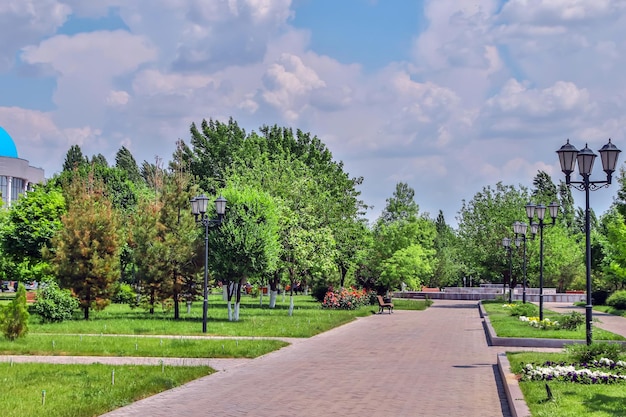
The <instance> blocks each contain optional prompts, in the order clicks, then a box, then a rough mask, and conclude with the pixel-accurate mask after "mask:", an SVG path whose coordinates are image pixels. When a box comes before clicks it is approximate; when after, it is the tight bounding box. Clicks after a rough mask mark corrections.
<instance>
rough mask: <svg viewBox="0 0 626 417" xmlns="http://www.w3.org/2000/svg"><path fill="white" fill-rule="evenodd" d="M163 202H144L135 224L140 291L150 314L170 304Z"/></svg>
mask: <svg viewBox="0 0 626 417" xmlns="http://www.w3.org/2000/svg"><path fill="white" fill-rule="evenodd" d="M161 206H162V203H161V202H160V201H154V200H153V199H149V198H142V199H141V200H140V201H139V207H138V210H137V211H136V212H135V214H134V216H133V220H132V226H131V230H132V239H131V247H132V248H133V255H134V258H135V268H136V270H135V279H136V282H135V284H136V288H137V289H138V291H139V293H140V294H141V296H142V305H143V306H145V307H146V308H147V309H148V311H149V312H150V314H154V309H155V306H156V305H157V304H159V303H161V302H163V301H164V300H166V299H167V298H168V297H169V296H170V294H171V292H170V291H169V289H168V282H167V279H168V273H167V272H166V270H165V269H164V267H165V265H164V264H165V259H166V258H167V254H166V252H167V248H166V246H165V242H164V241H165V237H164V235H165V226H164V225H163V223H161Z"/></svg>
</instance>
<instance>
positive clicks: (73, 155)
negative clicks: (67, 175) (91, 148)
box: [63, 145, 89, 172]
mask: <svg viewBox="0 0 626 417" xmlns="http://www.w3.org/2000/svg"><path fill="white" fill-rule="evenodd" d="M88 164H89V161H88V160H87V158H86V157H85V156H83V151H82V150H81V149H80V146H78V145H72V146H70V149H69V150H68V151H67V154H66V155H65V162H63V171H64V172H66V171H67V172H69V171H73V170H75V169H78V168H80V167H81V166H83V165H88Z"/></svg>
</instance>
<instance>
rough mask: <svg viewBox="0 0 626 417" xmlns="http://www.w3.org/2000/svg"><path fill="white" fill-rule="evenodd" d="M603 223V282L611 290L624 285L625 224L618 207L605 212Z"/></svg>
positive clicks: (625, 277)
mask: <svg viewBox="0 0 626 417" xmlns="http://www.w3.org/2000/svg"><path fill="white" fill-rule="evenodd" d="M603 223H604V224H605V228H606V236H605V244H604V245H603V251H604V259H603V265H602V266H603V272H604V282H605V283H606V284H608V286H610V288H611V289H612V290H619V289H623V288H624V287H625V286H626V224H625V223H624V217H623V215H622V214H621V213H620V211H619V208H616V209H614V210H612V211H610V212H609V213H607V215H606V216H604V218H603Z"/></svg>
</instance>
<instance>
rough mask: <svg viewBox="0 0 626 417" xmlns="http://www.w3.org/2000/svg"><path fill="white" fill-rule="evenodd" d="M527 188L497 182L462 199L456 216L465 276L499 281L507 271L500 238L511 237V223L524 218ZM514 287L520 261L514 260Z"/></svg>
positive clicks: (519, 269) (519, 268)
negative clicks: (493, 185)
mask: <svg viewBox="0 0 626 417" xmlns="http://www.w3.org/2000/svg"><path fill="white" fill-rule="evenodd" d="M527 202H528V191H527V190H526V189H525V188H523V187H520V188H516V187H514V186H511V185H504V184H502V183H500V182H499V183H497V184H496V186H495V188H494V187H491V186H486V187H483V189H482V191H480V192H478V193H476V194H475V195H474V197H473V198H472V199H471V200H470V201H465V200H464V201H463V204H462V207H461V210H460V211H459V214H458V216H457V221H458V224H459V226H458V236H459V239H460V248H461V249H460V252H461V256H462V258H463V259H464V260H465V263H466V270H465V271H464V272H465V274H466V275H471V276H473V277H475V278H480V279H483V280H486V281H489V282H498V281H501V280H502V275H503V271H505V270H508V262H507V261H506V257H505V256H502V238H503V237H506V236H512V229H511V225H512V224H513V223H514V222H515V221H519V220H523V219H525V218H526V212H525V210H524V206H525V205H526V203H527ZM513 265H515V267H514V270H513V278H514V279H513V286H515V284H516V283H517V282H518V280H517V279H515V277H518V276H521V275H522V274H521V267H519V266H517V265H521V262H514V263H513Z"/></svg>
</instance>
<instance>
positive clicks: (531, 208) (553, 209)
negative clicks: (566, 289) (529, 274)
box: [526, 201, 559, 320]
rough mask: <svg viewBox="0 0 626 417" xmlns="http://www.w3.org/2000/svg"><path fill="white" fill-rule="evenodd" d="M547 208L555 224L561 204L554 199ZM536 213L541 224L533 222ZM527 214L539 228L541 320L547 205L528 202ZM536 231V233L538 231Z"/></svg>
mask: <svg viewBox="0 0 626 417" xmlns="http://www.w3.org/2000/svg"><path fill="white" fill-rule="evenodd" d="M547 208H549V209H550V210H549V211H550V217H551V218H552V225H553V226H554V224H555V223H556V216H557V214H558V213H559V205H558V204H557V203H555V202H554V201H553V202H552V203H550V205H549V206H548V207H547ZM535 214H537V219H538V220H539V224H537V223H534V222H533V218H534V217H535ZM526 215H527V216H528V221H529V222H530V223H531V225H532V226H536V227H538V228H539V320H543V228H544V227H545V226H546V224H545V223H544V222H543V219H544V218H545V216H546V206H544V205H543V204H539V205H534V204H533V203H528V204H526ZM534 233H536V231H535V232H534Z"/></svg>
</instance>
